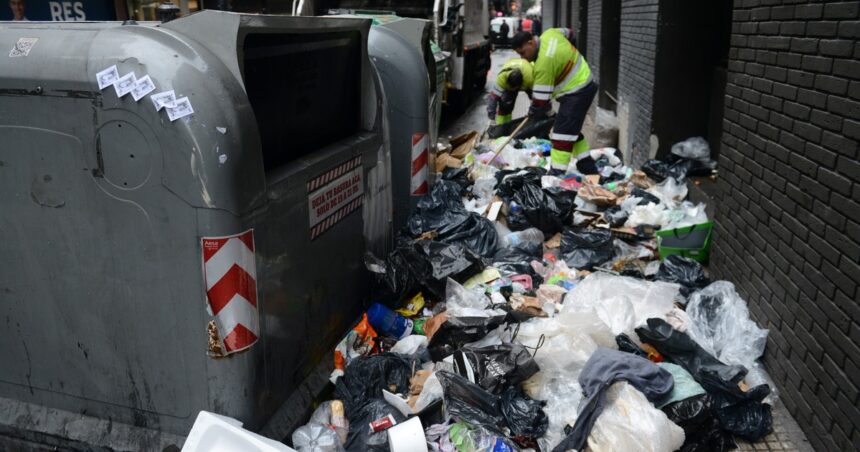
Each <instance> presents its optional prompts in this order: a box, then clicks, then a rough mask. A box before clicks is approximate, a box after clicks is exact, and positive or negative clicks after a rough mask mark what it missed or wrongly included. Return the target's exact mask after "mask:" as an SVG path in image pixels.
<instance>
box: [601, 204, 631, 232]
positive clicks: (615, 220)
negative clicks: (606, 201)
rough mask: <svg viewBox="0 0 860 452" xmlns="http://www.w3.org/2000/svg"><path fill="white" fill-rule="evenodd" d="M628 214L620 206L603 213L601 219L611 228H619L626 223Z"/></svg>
mask: <svg viewBox="0 0 860 452" xmlns="http://www.w3.org/2000/svg"><path fill="white" fill-rule="evenodd" d="M629 217H630V214H628V213H627V212H625V211H624V209H622V208H621V206H612V207H610V208H608V209H606V210H604V211H603V218H604V219H605V220H606V222H607V223H609V226H612V227H613V228H620V227H622V226H624V223H626V222H627V218H629Z"/></svg>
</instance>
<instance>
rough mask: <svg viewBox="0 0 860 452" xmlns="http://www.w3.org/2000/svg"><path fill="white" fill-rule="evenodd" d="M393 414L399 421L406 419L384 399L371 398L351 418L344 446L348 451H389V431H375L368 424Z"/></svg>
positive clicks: (349, 417) (348, 417)
mask: <svg viewBox="0 0 860 452" xmlns="http://www.w3.org/2000/svg"><path fill="white" fill-rule="evenodd" d="M389 414H390V415H392V416H393V417H394V420H395V421H397V423H400V422H403V421H405V420H406V416H404V415H403V413H401V412H400V411H399V410H398V409H397V408H394V407H393V406H391V405H389V404H388V402H386V401H385V400H383V399H381V398H380V399H370V400H368V401H366V402H365V403H364V405H362V406H361V407H359V408H358V409H357V410H356V411H355V412H354V413H353V414H352V415H351V416H347V419H349V433H348V434H347V437H346V444H345V445H344V448H345V449H346V450H347V451H348V452H364V451H374V452H388V450H389V447H388V432H386V431H385V430H383V431H381V432H376V433H373V432H371V431H370V428H369V427H368V425H369V424H370V423H371V422H373V421H375V420H377V419H381V418H383V417H386V416H388V415H389Z"/></svg>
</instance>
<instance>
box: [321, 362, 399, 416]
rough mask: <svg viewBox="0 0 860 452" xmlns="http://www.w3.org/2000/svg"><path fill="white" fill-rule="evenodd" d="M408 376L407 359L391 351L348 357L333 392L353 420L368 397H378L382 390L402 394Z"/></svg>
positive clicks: (380, 396)
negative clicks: (349, 360) (354, 357)
mask: <svg viewBox="0 0 860 452" xmlns="http://www.w3.org/2000/svg"><path fill="white" fill-rule="evenodd" d="M411 376H412V361H411V360H409V359H407V358H406V357H403V356H401V355H396V354H393V353H380V354H378V355H374V356H368V357H361V358H356V359H354V360H352V362H351V363H350V364H349V366H347V368H346V371H345V372H344V375H343V377H341V378H339V379H338V380H337V384H336V385H335V389H334V392H335V395H336V397H337V398H338V399H340V400H343V404H344V408H345V410H346V417H347V419H349V420H350V422H353V418H354V417H355V416H356V412H357V411H358V410H359V409H360V408H361V406H362V405H364V404H365V403H366V402H367V401H368V400H371V399H381V398H382V390H383V389H386V390H388V391H391V392H394V393H400V394H406V393H407V391H409V378H410V377H411ZM380 417H381V416H380ZM374 419H376V418H374ZM374 419H371V420H374ZM368 422H370V421H368Z"/></svg>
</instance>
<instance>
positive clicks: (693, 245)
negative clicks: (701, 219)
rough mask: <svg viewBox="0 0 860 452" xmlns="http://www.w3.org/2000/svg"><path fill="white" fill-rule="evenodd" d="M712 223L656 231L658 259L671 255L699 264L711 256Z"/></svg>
mask: <svg viewBox="0 0 860 452" xmlns="http://www.w3.org/2000/svg"><path fill="white" fill-rule="evenodd" d="M713 228H714V222H713V221H709V222H707V223H701V224H694V225H692V226H686V227H683V228H677V229H667V230H665V231H657V250H658V251H659V253H660V259H665V258H666V256H671V255H673V254H675V255H678V256H682V257H688V258H690V259H693V260H694V261H698V262H701V263H706V262H708V258H709V257H710V255H711V231H712V230H713Z"/></svg>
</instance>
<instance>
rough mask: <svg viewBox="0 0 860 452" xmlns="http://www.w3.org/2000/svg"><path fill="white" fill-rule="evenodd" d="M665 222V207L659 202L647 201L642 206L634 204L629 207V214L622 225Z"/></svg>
mask: <svg viewBox="0 0 860 452" xmlns="http://www.w3.org/2000/svg"><path fill="white" fill-rule="evenodd" d="M665 223H666V220H665V209H664V208H663V206H661V205H659V204H654V203H653V202H649V203H648V204H646V205H644V206H634V207H633V208H631V209H630V216H629V217H627V221H626V222H625V223H624V226H627V227H628V228H635V227H636V226H640V225H643V224H650V225H660V226H662V225H663V224H665Z"/></svg>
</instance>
